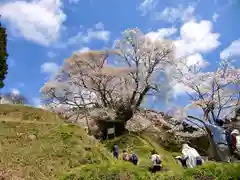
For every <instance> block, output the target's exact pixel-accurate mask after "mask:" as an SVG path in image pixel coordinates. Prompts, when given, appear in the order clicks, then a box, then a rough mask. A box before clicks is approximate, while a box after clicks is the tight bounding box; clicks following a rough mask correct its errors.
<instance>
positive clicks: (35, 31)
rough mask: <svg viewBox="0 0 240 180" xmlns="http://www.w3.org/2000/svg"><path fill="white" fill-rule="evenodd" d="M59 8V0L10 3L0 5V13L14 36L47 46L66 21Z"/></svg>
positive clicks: (56, 37)
mask: <svg viewBox="0 0 240 180" xmlns="http://www.w3.org/2000/svg"><path fill="white" fill-rule="evenodd" d="M61 8H62V3H61V0H38V1H37V0H32V1H11V2H7V3H5V4H1V5H0V12H1V15H2V18H3V19H5V20H7V21H8V22H9V25H10V28H11V30H12V32H13V33H14V34H15V33H16V34H18V35H20V36H22V37H24V38H25V39H27V40H29V41H33V42H35V43H39V44H41V45H45V46H47V45H49V44H51V43H52V42H54V41H56V40H57V39H58V38H59V36H60V31H61V27H62V24H63V22H64V21H65V19H66V15H65V14H64V12H63V11H62V9H61Z"/></svg>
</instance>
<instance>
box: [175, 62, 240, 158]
mask: <svg viewBox="0 0 240 180" xmlns="http://www.w3.org/2000/svg"><path fill="white" fill-rule="evenodd" d="M184 65H185V66H182V64H181V66H180V67H181V68H180V67H178V68H176V69H177V70H178V72H179V74H181V78H180V80H179V79H178V82H179V83H182V84H183V85H185V86H186V87H187V88H188V89H189V92H188V94H189V96H190V98H191V100H192V103H190V104H189V105H188V106H186V107H185V108H184V110H183V111H182V114H181V117H183V119H185V118H184V117H186V116H187V115H186V113H185V111H186V110H187V109H189V108H192V107H198V108H200V109H201V110H202V112H203V119H200V118H197V117H194V116H187V117H188V118H187V119H185V120H188V121H191V123H194V124H196V122H198V123H197V124H198V126H200V128H201V129H203V130H205V132H206V134H207V135H208V137H209V141H210V148H211V149H212V152H213V156H214V157H215V159H217V160H221V159H222V157H221V154H220V152H219V149H218V147H217V144H216V142H215V141H214V139H213V134H212V129H211V126H218V124H217V123H218V122H219V120H220V119H221V120H223V121H224V120H225V119H229V118H231V116H232V115H233V112H234V111H235V109H236V107H237V106H238V105H239V102H240V69H237V68H235V67H234V66H233V64H232V62H230V61H227V60H222V61H221V62H220V65H219V67H218V68H217V70H216V71H215V72H203V70H202V69H200V68H196V66H186V64H184ZM178 66H179V64H178ZM183 67H185V68H183ZM199 122H200V125H199Z"/></svg>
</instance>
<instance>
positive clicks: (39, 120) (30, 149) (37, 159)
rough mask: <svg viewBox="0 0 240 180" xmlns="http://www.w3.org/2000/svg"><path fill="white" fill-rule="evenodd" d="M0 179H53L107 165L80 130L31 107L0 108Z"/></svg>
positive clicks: (104, 154) (106, 159) (106, 157)
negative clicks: (90, 166) (86, 167)
mask: <svg viewBox="0 0 240 180" xmlns="http://www.w3.org/2000/svg"><path fill="white" fill-rule="evenodd" d="M0 142H1V144H0V152H1V156H0V179H6V180H8V179H35V180H44V179H54V177H56V176H57V175H58V174H59V173H62V172H63V171H67V170H68V169H70V168H74V167H81V166H82V165H86V164H100V163H103V162H104V163H106V164H107V163H110V161H111V156H109V155H110V154H109V153H108V151H107V150H106V149H105V148H104V147H103V146H102V145H101V144H99V143H98V142H97V141H96V140H95V139H94V138H91V137H89V136H87V135H86V134H85V132H84V131H83V129H81V128H79V127H77V126H74V125H71V124H66V123H64V121H63V120H62V119H60V118H59V117H58V116H56V115H55V114H52V113H50V112H46V111H43V110H41V109H35V108H31V107H24V106H17V105H0Z"/></svg>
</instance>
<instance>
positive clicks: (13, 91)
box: [11, 88, 20, 96]
mask: <svg viewBox="0 0 240 180" xmlns="http://www.w3.org/2000/svg"><path fill="white" fill-rule="evenodd" d="M11 93H12V94H13V95H15V96H16V95H19V94H20V91H19V90H18V89H16V88H12V89H11Z"/></svg>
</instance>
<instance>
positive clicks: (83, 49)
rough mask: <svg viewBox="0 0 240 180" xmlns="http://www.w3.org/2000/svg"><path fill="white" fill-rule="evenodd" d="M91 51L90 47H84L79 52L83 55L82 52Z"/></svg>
mask: <svg viewBox="0 0 240 180" xmlns="http://www.w3.org/2000/svg"><path fill="white" fill-rule="evenodd" d="M87 51H90V49H89V48H88V47H83V48H81V49H79V50H78V51H77V52H79V53H82V52H87Z"/></svg>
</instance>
